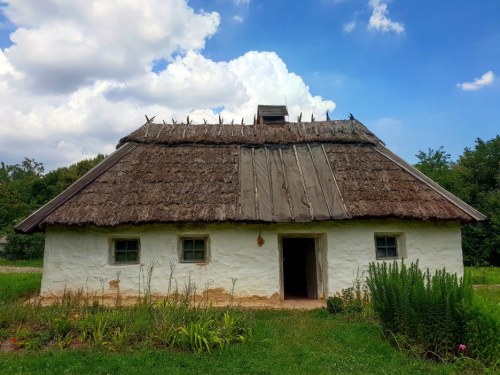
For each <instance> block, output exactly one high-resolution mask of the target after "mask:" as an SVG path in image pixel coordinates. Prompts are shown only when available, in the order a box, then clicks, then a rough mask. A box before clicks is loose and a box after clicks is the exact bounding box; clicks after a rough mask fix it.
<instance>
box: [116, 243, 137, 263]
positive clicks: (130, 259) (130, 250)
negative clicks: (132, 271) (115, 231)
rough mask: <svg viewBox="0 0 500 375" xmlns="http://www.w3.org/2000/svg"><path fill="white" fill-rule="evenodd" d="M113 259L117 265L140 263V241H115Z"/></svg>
mask: <svg viewBox="0 0 500 375" xmlns="http://www.w3.org/2000/svg"><path fill="white" fill-rule="evenodd" d="M113 259H114V262H115V264H126V263H139V240H138V239H115V240H113Z"/></svg>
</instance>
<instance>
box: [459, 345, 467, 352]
mask: <svg viewBox="0 0 500 375" xmlns="http://www.w3.org/2000/svg"><path fill="white" fill-rule="evenodd" d="M458 349H459V350H460V351H461V352H463V353H465V352H466V351H467V345H464V344H460V345H458Z"/></svg>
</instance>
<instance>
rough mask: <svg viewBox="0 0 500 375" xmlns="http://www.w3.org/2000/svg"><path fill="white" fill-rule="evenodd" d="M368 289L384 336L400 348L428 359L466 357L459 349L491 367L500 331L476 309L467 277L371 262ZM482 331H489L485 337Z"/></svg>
mask: <svg viewBox="0 0 500 375" xmlns="http://www.w3.org/2000/svg"><path fill="white" fill-rule="evenodd" d="M367 285H368V288H369V290H370V293H371V300H372V308H373V310H374V312H375V313H376V315H377V316H378V318H379V320H380V322H381V325H382V329H383V331H384V332H385V333H386V334H387V337H390V338H391V339H392V340H393V341H397V344H398V345H399V346H401V345H404V346H405V347H406V348H408V349H410V350H411V351H413V352H416V353H417V354H420V355H423V356H424V357H426V358H432V359H441V360H453V359H455V358H457V356H459V355H463V354H464V353H463V351H460V349H459V348H460V345H461V344H462V345H466V347H467V348H468V349H469V352H468V355H472V356H474V357H476V358H479V359H482V360H484V361H485V363H489V364H491V362H490V359H492V358H494V357H495V356H494V355H493V354H494V353H493V351H494V350H498V347H496V349H495V345H494V343H496V342H497V341H496V340H497V338H498V337H499V334H500V330H499V329H498V324H496V325H494V324H493V325H492V323H491V319H493V318H492V317H489V316H488V314H487V312H485V311H483V310H481V309H480V308H478V307H477V306H475V305H474V302H473V298H472V297H473V291H472V285H471V283H470V281H469V280H468V278H467V277H464V278H463V279H458V277H457V276H456V274H453V275H452V274H449V273H447V272H446V270H445V269H443V270H438V271H436V272H435V273H434V275H431V274H430V272H429V271H428V270H427V271H426V272H422V271H421V270H420V269H419V267H418V263H412V264H411V265H410V266H409V267H407V266H406V265H405V264H404V263H402V264H401V265H399V264H398V263H397V262H394V263H392V264H389V265H388V264H387V263H372V264H370V267H369V273H368V278H367ZM492 327H493V328H492ZM486 330H491V332H489V333H487V334H484V335H483V332H485V331H486ZM480 351H481V352H482V354H479V352H480Z"/></svg>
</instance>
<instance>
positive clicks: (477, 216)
mask: <svg viewBox="0 0 500 375" xmlns="http://www.w3.org/2000/svg"><path fill="white" fill-rule="evenodd" d="M373 148H374V149H375V150H376V151H377V152H379V153H380V154H382V155H384V156H385V157H386V158H388V159H390V160H392V161H393V162H394V163H396V164H397V165H399V166H400V167H401V168H403V169H405V170H406V171H407V172H408V173H410V174H411V175H413V176H414V177H415V178H417V179H419V180H420V181H422V182H423V183H425V184H426V185H427V186H429V187H430V188H431V189H433V190H434V191H436V192H437V193H438V194H440V195H441V196H442V197H444V198H445V199H447V200H448V201H449V202H450V203H452V204H453V205H455V206H456V207H458V208H460V209H461V210H462V211H463V212H464V213H465V214H467V215H468V216H470V218H471V220H466V219H460V218H459V219H458V220H459V221H460V222H479V221H484V220H487V217H486V215H483V214H482V213H481V212H479V211H478V210H476V209H475V208H474V207H472V206H470V205H468V204H467V203H465V202H464V201H463V200H461V199H460V198H458V197H457V196H455V195H453V194H452V193H450V192H449V191H448V190H446V189H444V188H443V187H441V186H440V185H439V184H437V183H436V182H435V181H433V180H432V179H430V178H429V177H427V176H426V175H425V174H423V173H422V172H420V171H419V170H418V169H416V168H415V167H413V166H412V165H411V164H409V163H407V162H406V161H404V160H403V159H401V158H400V157H399V156H397V155H396V154H394V153H393V152H392V151H390V150H389V149H388V148H387V147H386V146H385V145H384V144H382V143H379V144H378V145H377V146H375V147H373Z"/></svg>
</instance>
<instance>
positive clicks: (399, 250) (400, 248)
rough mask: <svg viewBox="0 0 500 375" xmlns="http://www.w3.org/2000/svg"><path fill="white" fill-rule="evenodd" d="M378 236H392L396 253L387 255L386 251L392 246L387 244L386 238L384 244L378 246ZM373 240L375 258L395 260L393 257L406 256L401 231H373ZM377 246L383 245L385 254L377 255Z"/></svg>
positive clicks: (401, 257)
mask: <svg viewBox="0 0 500 375" xmlns="http://www.w3.org/2000/svg"><path fill="white" fill-rule="evenodd" d="M379 238H394V242H395V245H394V247H395V248H396V255H395V256H392V255H387V251H388V250H389V249H390V248H391V247H393V246H391V245H387V240H386V241H385V245H384V246H379V245H378V244H377V239H379ZM373 241H374V245H375V259H376V260H395V259H404V258H405V257H406V247H405V236H404V234H403V233H394V232H389V233H380V232H379V233H375V234H374V236H373ZM379 247H383V248H384V249H385V252H386V256H379Z"/></svg>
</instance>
